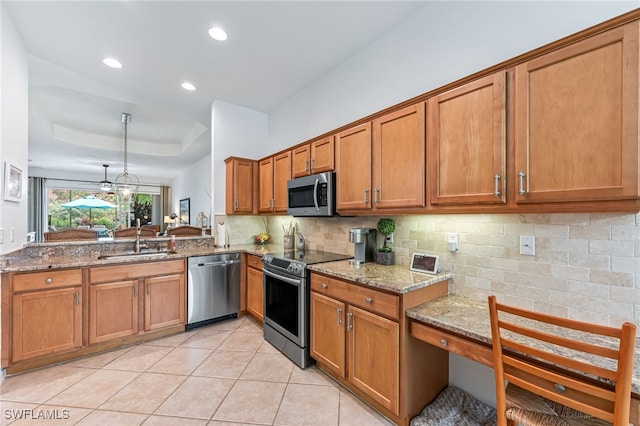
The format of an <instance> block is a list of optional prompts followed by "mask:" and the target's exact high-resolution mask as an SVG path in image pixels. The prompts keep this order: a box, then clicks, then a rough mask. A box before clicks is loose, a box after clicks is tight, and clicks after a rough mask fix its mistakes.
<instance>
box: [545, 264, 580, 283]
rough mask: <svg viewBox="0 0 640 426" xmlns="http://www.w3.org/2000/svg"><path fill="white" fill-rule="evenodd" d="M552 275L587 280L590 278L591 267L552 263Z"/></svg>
mask: <svg viewBox="0 0 640 426" xmlns="http://www.w3.org/2000/svg"><path fill="white" fill-rule="evenodd" d="M551 276H552V277H555V278H566V279H569V280H579V281H585V280H588V279H589V269H588V268H581V267H578V266H567V265H551Z"/></svg>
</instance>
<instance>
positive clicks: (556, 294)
mask: <svg viewBox="0 0 640 426" xmlns="http://www.w3.org/2000/svg"><path fill="white" fill-rule="evenodd" d="M589 297H591V295H577V294H575V293H567V292H564V291H554V290H550V291H549V300H550V301H552V302H553V303H554V304H556V305H560V306H566V307H572V308H581V309H586V308H587V307H588V306H589ZM563 316H566V313H565V315H563Z"/></svg>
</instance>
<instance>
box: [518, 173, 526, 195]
mask: <svg viewBox="0 0 640 426" xmlns="http://www.w3.org/2000/svg"><path fill="white" fill-rule="evenodd" d="M525 176H526V174H525V173H524V172H520V173H518V186H519V187H520V188H519V189H518V194H520V195H524V194H526V193H527V191H525V190H524V177H525Z"/></svg>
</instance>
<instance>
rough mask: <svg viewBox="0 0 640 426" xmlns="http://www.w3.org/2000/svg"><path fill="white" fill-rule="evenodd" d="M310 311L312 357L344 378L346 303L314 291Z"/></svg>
mask: <svg viewBox="0 0 640 426" xmlns="http://www.w3.org/2000/svg"><path fill="white" fill-rule="evenodd" d="M310 311H311V312H310V318H311V324H310V327H311V341H310V345H311V357H312V358H313V359H315V360H316V361H318V362H321V363H322V364H323V365H324V366H325V367H326V368H327V369H329V370H331V371H332V372H334V373H335V374H337V375H338V376H340V377H342V378H344V377H345V374H346V369H345V365H346V358H345V343H346V342H345V339H344V337H345V336H344V329H345V325H344V318H345V315H346V311H345V305H344V303H342V302H340V301H337V300H335V299H332V298H330V297H327V296H323V295H322V294H319V293H316V292H314V291H312V292H311V308H310Z"/></svg>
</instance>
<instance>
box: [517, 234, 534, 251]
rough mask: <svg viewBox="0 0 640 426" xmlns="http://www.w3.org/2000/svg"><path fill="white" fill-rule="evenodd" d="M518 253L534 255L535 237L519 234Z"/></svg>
mask: <svg viewBox="0 0 640 426" xmlns="http://www.w3.org/2000/svg"><path fill="white" fill-rule="evenodd" d="M520 254H521V255H523V256H535V255H536V237H532V236H527V235H521V236H520Z"/></svg>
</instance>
